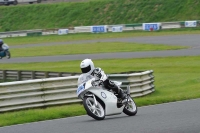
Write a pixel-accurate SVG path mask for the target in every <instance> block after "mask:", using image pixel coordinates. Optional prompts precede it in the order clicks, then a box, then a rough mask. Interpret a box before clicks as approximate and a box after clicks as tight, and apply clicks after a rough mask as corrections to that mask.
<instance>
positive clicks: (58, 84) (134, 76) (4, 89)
mask: <svg viewBox="0 0 200 133" xmlns="http://www.w3.org/2000/svg"><path fill="white" fill-rule="evenodd" d="M109 76H110V78H111V79H112V80H117V81H121V82H122V88H125V87H126V86H127V85H130V92H131V96H132V97H139V96H144V95H147V94H149V93H152V92H153V91H154V84H153V83H154V76H153V71H152V70H148V71H143V72H137V73H131V74H111V75H109ZM77 79H78V76H68V77H59V78H45V79H35V80H26V81H16V82H7V83H0V112H7V111H14V110H21V109H28V108H37V107H48V106H54V105H63V104H73V103H80V102H81V100H80V99H77V95H76V88H77Z"/></svg>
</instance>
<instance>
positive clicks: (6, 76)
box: [0, 70, 79, 81]
mask: <svg viewBox="0 0 200 133" xmlns="http://www.w3.org/2000/svg"><path fill="white" fill-rule="evenodd" d="M74 75H79V74H78V73H68V72H47V71H18V70H0V79H1V80H3V81H6V80H12V81H17V80H18V81H20V80H29V79H42V78H53V77H67V76H74Z"/></svg>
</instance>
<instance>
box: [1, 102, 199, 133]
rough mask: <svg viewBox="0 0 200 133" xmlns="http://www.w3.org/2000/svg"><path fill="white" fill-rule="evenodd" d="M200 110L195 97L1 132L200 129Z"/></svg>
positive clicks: (190, 132) (184, 132)
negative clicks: (101, 117) (100, 118)
mask: <svg viewBox="0 0 200 133" xmlns="http://www.w3.org/2000/svg"><path fill="white" fill-rule="evenodd" d="M199 112H200V99H195V100H188V101H180V102H174V103H167V104H159V105H153V106H146V107H141V108H138V113H137V114H136V116H131V117H130V116H126V115H125V114H121V115H115V116H109V117H106V118H105V119H104V120H103V121H96V120H94V119H92V118H91V117H89V116H80V117H71V118H64V119H57V120H49V121H43V122H36V123H30V124H23V125H15V126H8V127H2V128H0V133H200V115H199ZM13 119H14V118H13Z"/></svg>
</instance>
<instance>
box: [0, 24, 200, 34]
mask: <svg viewBox="0 0 200 133" xmlns="http://www.w3.org/2000/svg"><path fill="white" fill-rule="evenodd" d="M185 22H186V21H178V22H159V23H160V26H161V27H160V29H162V30H164V29H174V28H184V27H186V26H185ZM106 26H107V31H108V32H111V31H112V27H114V26H122V27H123V31H131V30H143V26H142V23H137V24H118V25H106ZM199 26H200V21H199V20H197V21H196V25H195V27H199ZM68 29H69V31H68V33H69V34H72V33H91V26H78V27H70V28H68ZM58 30H59V29H57V28H55V29H36V30H23V31H11V32H0V38H6V37H17V36H36V35H53V34H58Z"/></svg>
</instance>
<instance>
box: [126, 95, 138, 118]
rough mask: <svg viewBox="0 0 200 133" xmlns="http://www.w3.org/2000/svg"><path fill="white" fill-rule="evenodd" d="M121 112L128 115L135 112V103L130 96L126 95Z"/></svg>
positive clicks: (132, 114)
mask: <svg viewBox="0 0 200 133" xmlns="http://www.w3.org/2000/svg"><path fill="white" fill-rule="evenodd" d="M123 112H124V113H125V114H126V115H129V116H134V115H136V114H137V105H136V104H135V102H134V100H133V99H132V98H131V97H130V96H129V97H128V102H127V104H126V106H125V107H124V110H123Z"/></svg>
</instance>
